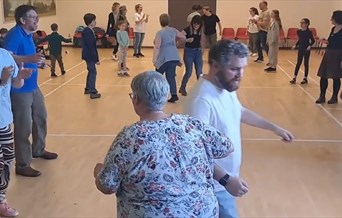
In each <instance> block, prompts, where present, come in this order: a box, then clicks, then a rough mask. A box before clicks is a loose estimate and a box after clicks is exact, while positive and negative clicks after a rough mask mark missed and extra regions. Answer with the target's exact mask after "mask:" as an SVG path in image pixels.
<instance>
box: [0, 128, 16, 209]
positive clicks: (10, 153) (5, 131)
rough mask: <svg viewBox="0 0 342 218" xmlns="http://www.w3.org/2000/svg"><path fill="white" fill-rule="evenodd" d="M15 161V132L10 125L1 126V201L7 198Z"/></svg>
mask: <svg viewBox="0 0 342 218" xmlns="http://www.w3.org/2000/svg"><path fill="white" fill-rule="evenodd" d="M13 161H14V149H13V132H12V130H11V127H10V126H6V127H5V128H0V203H2V202H4V201H5V200H6V191H7V187H8V182H9V179H10V170H11V166H12V163H13Z"/></svg>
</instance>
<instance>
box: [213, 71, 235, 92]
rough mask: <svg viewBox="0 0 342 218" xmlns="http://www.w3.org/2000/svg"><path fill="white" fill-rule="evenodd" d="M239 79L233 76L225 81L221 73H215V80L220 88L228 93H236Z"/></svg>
mask: <svg viewBox="0 0 342 218" xmlns="http://www.w3.org/2000/svg"><path fill="white" fill-rule="evenodd" d="M240 79H241V78H240V77H239V76H235V77H234V78H233V79H231V80H229V81H225V79H224V77H223V73H222V71H219V72H217V74H216V80H217V83H218V85H219V86H220V88H222V89H225V90H227V91H228V92H233V91H236V90H237V89H238V88H239V84H240Z"/></svg>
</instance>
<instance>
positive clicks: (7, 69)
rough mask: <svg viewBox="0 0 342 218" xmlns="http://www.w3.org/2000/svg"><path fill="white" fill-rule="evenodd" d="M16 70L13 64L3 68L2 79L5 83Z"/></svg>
mask: <svg viewBox="0 0 342 218" xmlns="http://www.w3.org/2000/svg"><path fill="white" fill-rule="evenodd" d="M13 71H14V67H13V66H8V67H4V68H3V69H2V73H1V81H2V83H3V84H6V83H7V81H8V79H9V78H10V77H11V76H12V74H13Z"/></svg>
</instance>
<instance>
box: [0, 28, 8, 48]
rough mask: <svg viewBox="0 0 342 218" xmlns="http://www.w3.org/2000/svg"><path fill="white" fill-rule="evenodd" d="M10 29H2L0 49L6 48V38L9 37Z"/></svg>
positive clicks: (0, 30) (0, 32)
mask: <svg viewBox="0 0 342 218" xmlns="http://www.w3.org/2000/svg"><path fill="white" fill-rule="evenodd" d="M7 32H8V29H6V28H1V29H0V48H3V47H4V41H5V37H6V35H7Z"/></svg>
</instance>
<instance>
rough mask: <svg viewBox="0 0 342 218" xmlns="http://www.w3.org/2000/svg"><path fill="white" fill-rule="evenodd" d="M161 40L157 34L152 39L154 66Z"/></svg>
mask: <svg viewBox="0 0 342 218" xmlns="http://www.w3.org/2000/svg"><path fill="white" fill-rule="evenodd" d="M161 42H162V39H161V37H160V35H159V34H158V33H157V34H156V37H155V39H154V48H153V59H152V60H153V64H154V65H155V64H156V61H157V58H158V55H159V52H160V45H161Z"/></svg>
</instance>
